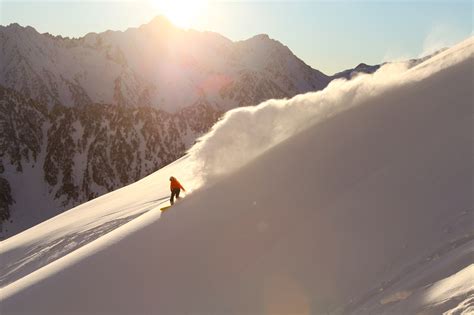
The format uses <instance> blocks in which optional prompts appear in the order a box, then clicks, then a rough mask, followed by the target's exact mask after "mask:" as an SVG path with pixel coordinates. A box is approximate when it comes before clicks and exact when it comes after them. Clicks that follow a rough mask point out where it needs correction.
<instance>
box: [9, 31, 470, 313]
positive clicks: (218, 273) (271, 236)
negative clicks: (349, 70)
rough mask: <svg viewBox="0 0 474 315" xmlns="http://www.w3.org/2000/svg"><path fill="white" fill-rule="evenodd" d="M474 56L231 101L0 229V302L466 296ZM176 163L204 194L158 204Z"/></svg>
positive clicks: (410, 302) (353, 307)
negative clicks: (157, 149) (161, 160)
mask: <svg viewBox="0 0 474 315" xmlns="http://www.w3.org/2000/svg"><path fill="white" fill-rule="evenodd" d="M473 53H474V40H473V39H472V38H471V39H469V40H466V41H464V42H463V43H460V44H459V45H457V46H455V47H453V48H451V49H449V50H446V51H444V52H443V53H441V54H439V55H436V56H435V57H433V58H431V59H429V60H427V61H425V62H424V63H422V64H420V65H418V66H417V67H415V68H412V69H406V68H405V67H404V66H403V65H402V64H400V65H395V66H392V67H391V68H382V69H381V70H380V71H379V72H376V74H374V75H363V76H360V77H358V78H356V79H354V80H352V81H336V82H333V83H332V84H331V85H330V86H329V87H328V88H326V89H325V90H324V91H322V92H317V93H310V94H305V95H301V96H297V97H295V98H293V99H291V100H272V101H268V102H266V103H264V104H261V105H260V106H258V107H257V108H255V109H240V110H236V111H232V112H231V113H229V114H228V115H226V117H225V118H224V119H223V120H222V121H221V122H219V123H218V124H217V125H216V126H215V128H214V129H213V130H212V131H211V133H210V134H209V135H207V136H206V137H204V138H203V139H202V141H201V142H200V143H199V144H197V145H196V146H195V147H194V148H193V149H192V150H191V151H190V152H189V155H188V156H187V157H185V158H183V159H181V160H179V161H177V162H176V163H174V164H172V165H170V166H168V167H166V168H165V169H163V170H160V171H158V172H157V173H155V174H153V175H152V176H150V177H147V178H145V179H143V180H142V181H139V182H137V183H135V184H133V185H130V186H129V187H126V188H124V189H121V190H118V191H116V192H113V193H111V194H108V195H105V196H103V197H101V198H98V199H96V200H93V201H91V202H89V203H87V204H84V205H82V206H80V207H77V208H75V209H73V210H71V211H68V212H66V213H64V214H62V215H60V216H58V217H56V218H53V219H51V220H49V221H47V222H44V223H42V224H40V225H39V226H37V227H34V228H32V229H30V230H28V231H25V232H24V233H21V234H19V235H16V236H14V237H12V238H10V239H8V240H6V241H4V242H2V243H1V245H2V246H1V249H0V251H1V255H2V257H1V259H2V265H4V266H6V270H7V271H8V273H3V274H2V275H1V278H0V279H5V281H6V282H5V283H6V286H5V287H4V288H2V289H1V291H0V295H1V299H2V300H1V304H0V311H1V313H2V314H17V313H18V314H20V313H21V314H23V313H26V314H68V313H74V314H290V313H291V314H327V313H335V314H339V313H360V314H384V313H391V314H410V313H416V312H420V311H423V312H424V314H431V313H432V314H439V313H440V312H443V311H446V310H453V312H454V311H455V310H456V311H457V310H461V311H462V310H468V309H469V307H471V308H472V303H473V302H472V298H471V299H469V296H471V297H472V294H474V285H473V281H472V280H473V276H474V275H473V268H472V248H473V245H474V242H473V239H474V234H473V232H472V224H473V223H474V222H473V215H474V213H473V201H474V200H473V178H472V176H473V173H474V165H473V164H474V162H473V158H472V157H473V154H472V146H473V133H472V126H473V92H472V86H473V83H474V82H473V80H474V79H473V78H474V76H473V68H472V65H473ZM171 174H173V175H175V176H176V177H177V178H178V179H180V181H181V182H182V183H183V184H184V186H185V187H186V186H191V187H193V188H195V191H194V192H193V193H191V194H189V195H188V196H187V197H186V198H185V199H184V200H182V201H180V202H179V203H178V204H177V205H176V206H175V207H173V209H172V210H170V211H169V212H167V213H165V214H164V215H162V216H161V217H160V214H159V213H158V212H159V211H157V209H158V208H159V207H160V206H161V205H162V204H163V203H164V202H165V201H164V199H165V198H166V196H167V189H166V185H167V178H168V177H169V175H171ZM131 213H133V214H136V215H137V216H138V215H140V216H139V217H138V218H135V219H134V220H132V221H130V220H131V219H129V220H128V221H130V222H129V223H127V224H125V225H123V226H121V227H119V228H116V229H114V230H113V231H110V230H107V229H102V228H101V227H104V224H105V225H106V224H109V223H110V222H117V220H119V219H121V218H129V217H130V215H131ZM133 218H134V217H133ZM128 221H127V222H128ZM88 231H89V232H90V231H92V232H95V235H96V237H95V238H94V237H91V235H92V234H94V233H86V232H88ZM71 235H76V236H78V239H73V240H72V241H69V242H68V241H67V240H70V238H68V237H70V236H71ZM98 236H101V237H98ZM78 241H79V242H81V241H82V243H81V244H80V245H81V246H82V247H80V248H79V247H78V246H77V243H78ZM58 242H62V243H58ZM57 244H59V246H57ZM55 246H56V248H55ZM76 248H79V249H76ZM72 249H76V250H74V251H72ZM42 253H48V255H46V256H42ZM51 254H56V255H58V257H56V258H57V259H56V260H55V261H51V259H50V257H51ZM38 256H39V257H40V258H38ZM4 269H5V268H4ZM7 280H8V281H7Z"/></svg>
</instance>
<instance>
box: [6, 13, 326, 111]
mask: <svg viewBox="0 0 474 315" xmlns="http://www.w3.org/2000/svg"><path fill="white" fill-rule="evenodd" d="M0 39H1V41H0V45H1V47H0V48H1V49H0V59H1V60H2V65H3V66H2V67H1V68H0V85H3V86H5V87H9V88H12V89H14V90H16V91H19V92H21V93H22V94H23V95H24V96H25V97H29V98H34V99H37V100H39V101H41V102H44V103H47V104H50V105H51V106H52V105H54V104H58V103H59V104H63V105H66V106H74V105H76V106H78V105H85V104H89V103H91V102H93V103H109V104H119V105H124V106H132V107H135V106H144V105H145V106H153V107H156V108H159V109H162V110H166V111H168V112H175V111H178V110H180V109H182V108H185V107H188V106H191V105H193V104H195V103H196V102H205V103H208V104H210V105H212V106H215V107H216V108H218V109H230V108H233V107H235V106H237V105H239V106H243V105H255V104H258V103H260V102H261V101H263V100H265V99H268V98H272V97H279V98H281V97H291V96H294V95H296V94H299V93H303V92H307V91H311V90H319V89H322V88H324V87H325V86H326V85H327V84H328V82H329V77H327V76H326V75H324V74H323V73H321V72H319V71H317V70H314V69H312V68H311V67H309V66H307V65H306V64H305V63H304V62H302V61H301V60H300V59H298V58H297V57H296V56H294V55H293V54H292V53H291V51H290V50H289V49H288V48H287V47H285V46H283V45H282V44H281V43H279V42H277V41H275V40H271V39H270V38H268V36H263V35H262V36H257V37H255V38H252V39H249V40H247V41H242V42H237V43H234V42H232V41H230V40H228V39H226V38H225V37H223V36H220V35H218V34H215V33H210V32H197V31H193V30H189V31H185V30H181V29H178V28H176V27H174V26H173V25H171V24H170V23H169V22H167V21H166V20H164V18H162V17H158V18H156V19H154V20H153V21H151V22H150V23H149V24H146V25H143V26H141V27H139V28H131V29H128V30H127V31H125V32H118V31H117V32H114V31H107V32H104V33H100V34H95V33H90V34H88V35H86V36H85V37H83V38H79V39H69V38H66V39H65V38H61V37H53V36H50V35H48V34H39V33H37V32H36V31H35V30H34V29H33V28H31V27H27V28H23V27H21V26H19V25H18V24H12V25H10V26H7V27H3V26H2V27H0ZM183 91H186V92H185V93H183Z"/></svg>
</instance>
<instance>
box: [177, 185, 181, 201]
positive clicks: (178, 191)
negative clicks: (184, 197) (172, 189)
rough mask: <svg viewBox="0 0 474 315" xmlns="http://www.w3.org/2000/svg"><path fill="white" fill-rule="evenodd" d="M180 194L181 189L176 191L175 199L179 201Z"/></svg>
mask: <svg viewBox="0 0 474 315" xmlns="http://www.w3.org/2000/svg"><path fill="white" fill-rule="evenodd" d="M180 192H181V189H179V188H178V189H176V199H179V193H180Z"/></svg>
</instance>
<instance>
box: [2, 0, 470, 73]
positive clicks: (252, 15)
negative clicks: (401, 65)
mask: <svg viewBox="0 0 474 315" xmlns="http://www.w3.org/2000/svg"><path fill="white" fill-rule="evenodd" d="M157 15H165V16H167V17H168V18H169V19H170V20H171V21H172V22H173V23H174V24H176V25H177V26H180V27H183V28H193V29H196V30H201V31H214V32H217V33H220V34H222V35H224V36H226V37H228V38H230V39H231V40H244V39H247V38H250V37H252V36H254V35H257V34H262V33H265V34H268V35H269V36H270V37H271V38H274V39H277V40H279V41H280V42H282V43H283V44H284V45H286V46H288V47H289V48H290V49H291V50H292V51H293V53H294V54H295V55H296V56H298V57H299V58H300V59H302V60H303V61H305V62H306V63H307V64H309V65H310V66H312V67H313V68H316V69H318V70H321V71H323V72H324V73H326V74H333V73H335V72H338V71H342V70H344V69H348V68H353V67H355V66H356V65H357V64H359V63H361V62H364V63H367V64H377V63H381V62H383V61H392V60H402V59H408V58H416V57H420V56H422V55H425V54H428V53H430V52H433V51H435V50H437V49H440V48H442V47H446V46H451V45H453V44H455V43H457V42H459V41H461V40H463V39H465V38H467V37H469V36H472V34H473V31H472V20H473V16H474V9H473V1H472V0H453V1H449V0H433V1H427V0H419V1H410V0H398V1H387V0H379V1H374V0H366V1H359V0H352V1H351V0H345V1H343V0H339V1H330V0H326V1H199V0H195V1H189V0H188V1H184V0H174V1H164V0H135V1H104V0H102V1H97V0H85V1H77V0H59V1H57V0H49V1H45V0H30V1H22V0H0V24H1V25H8V24H10V23H18V24H20V25H23V26H27V25H29V26H32V27H34V28H35V29H36V30H37V31H38V32H40V33H44V32H48V33H51V34H54V35H62V36H68V37H81V36H84V35H85V34H87V33H89V32H102V31H105V30H109V29H110V30H125V29H127V28H129V27H138V26H140V25H142V24H146V23H148V22H149V21H150V20H151V19H152V18H153V17H155V16H157Z"/></svg>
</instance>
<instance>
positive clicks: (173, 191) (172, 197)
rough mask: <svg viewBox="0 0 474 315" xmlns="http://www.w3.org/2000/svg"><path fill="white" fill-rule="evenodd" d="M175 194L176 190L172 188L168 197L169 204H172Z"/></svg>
mask: <svg viewBox="0 0 474 315" xmlns="http://www.w3.org/2000/svg"><path fill="white" fill-rule="evenodd" d="M175 194H176V190H174V189H173V190H172V191H171V198H170V203H171V205H173V204H174V196H175Z"/></svg>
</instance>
